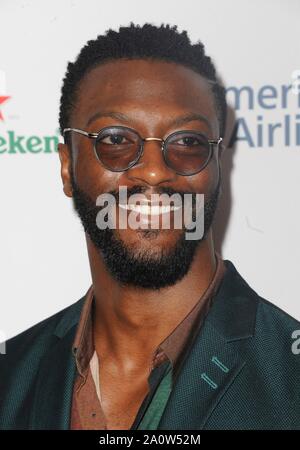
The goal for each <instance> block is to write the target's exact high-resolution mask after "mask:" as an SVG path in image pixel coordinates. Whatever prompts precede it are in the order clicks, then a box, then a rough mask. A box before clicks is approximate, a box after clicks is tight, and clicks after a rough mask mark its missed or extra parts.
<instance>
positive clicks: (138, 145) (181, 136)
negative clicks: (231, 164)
mask: <svg viewBox="0 0 300 450" xmlns="http://www.w3.org/2000/svg"><path fill="white" fill-rule="evenodd" d="M68 131H74V132H75V133H79V134H82V135H83V136H86V137H88V138H89V139H93V140H94V152H95V155H96V158H97V159H98V161H99V162H100V163H101V164H102V165H103V166H104V167H105V168H107V169H109V170H111V171H113V172H123V171H125V170H128V169H130V168H131V167H133V166H134V165H135V164H136V163H137V162H138V160H139V159H140V157H141V156H142V154H143V151H144V144H145V142H146V141H160V142H161V150H162V153H163V158H164V161H165V163H166V165H167V166H168V167H170V168H171V169H173V170H174V171H175V172H176V173H177V174H179V175H185V176H186V175H194V174H196V173H198V172H200V171H201V170H203V169H204V168H205V167H206V166H207V164H208V163H209V161H210V160H211V157H212V155H213V149H214V146H219V144H220V143H221V142H222V138H221V137H220V138H219V139H217V140H211V139H207V137H206V136H204V135H203V134H202V133H200V132H196V131H191V130H181V131H175V132H174V133H171V134H170V135H169V136H168V137H166V139H161V138H156V137H147V138H142V137H141V136H140V135H139V133H138V132H137V131H135V130H133V129H132V128H128V127H125V126H121V125H120V126H110V127H105V128H102V129H101V130H100V131H99V132H98V133H88V132H87V131H83V130H79V129H78V128H65V129H64V130H63V136H64V138H65V142H66V137H65V134H66V133H67V132H68Z"/></svg>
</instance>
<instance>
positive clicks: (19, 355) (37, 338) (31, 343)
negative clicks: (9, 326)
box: [0, 296, 85, 373]
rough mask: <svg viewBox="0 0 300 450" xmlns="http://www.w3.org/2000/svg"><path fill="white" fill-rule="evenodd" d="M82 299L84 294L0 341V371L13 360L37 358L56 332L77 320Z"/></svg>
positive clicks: (70, 325)
mask: <svg viewBox="0 0 300 450" xmlns="http://www.w3.org/2000/svg"><path fill="white" fill-rule="evenodd" d="M84 299H85V296H83V297H82V298H80V299H79V300H77V301H76V302H74V303H72V304H71V305H69V306H67V307H65V308H63V309H62V310H60V311H58V312H57V313H55V314H53V315H52V316H50V317H47V318H46V319H44V320H42V321H40V322H38V323H37V324H35V325H33V326H31V327H30V328H28V329H26V330H24V331H22V332H21V333H19V334H17V335H16V336H13V337H12V338H10V339H8V340H7V341H6V342H3V343H1V344H0V345H1V349H2V351H1V354H0V370H1V372H2V371H3V370H4V371H5V368H7V369H9V368H10V367H11V366H12V365H14V362H15V363H17V362H20V360H24V358H25V357H27V358H29V359H30V355H32V357H34V358H35V359H38V356H41V355H42V354H43V353H44V351H45V350H46V349H47V348H48V346H49V345H51V342H52V340H53V339H54V338H55V334H56V333H57V335H58V336H59V333H60V332H61V331H62V330H63V329H66V328H68V327H69V328H70V327H72V326H73V325H75V324H76V323H77V322H78V320H79V316H80V312H81V309H82V306H83V303H84ZM2 373H3V372H2Z"/></svg>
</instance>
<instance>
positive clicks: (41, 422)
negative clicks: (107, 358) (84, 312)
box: [29, 296, 85, 430]
mask: <svg viewBox="0 0 300 450" xmlns="http://www.w3.org/2000/svg"><path fill="white" fill-rule="evenodd" d="M84 299H85V296H84V297H83V298H82V299H80V300H79V301H78V302H76V303H75V304H74V305H72V306H71V307H69V308H68V309H67V311H66V312H65V314H63V316H62V318H61V320H60V321H59V322H58V325H57V326H56V328H55V331H54V334H53V336H52V339H53V344H52V345H49V348H48V350H47V352H46V353H45V355H44V357H43V359H42V361H41V364H40V369H39V373H38V375H37V383H36V388H35V394H34V400H33V407H32V410H31V415H30V420H29V428H30V429H35V430H39V429H45V430H55V429H69V422H70V415H71V405H72V393H73V384H74V381H75V376H76V364H75V359H74V356H73V354H72V344H73V341H74V338H75V333H76V327H77V324H78V321H79V317H80V312H81V309H82V306H83V303H84Z"/></svg>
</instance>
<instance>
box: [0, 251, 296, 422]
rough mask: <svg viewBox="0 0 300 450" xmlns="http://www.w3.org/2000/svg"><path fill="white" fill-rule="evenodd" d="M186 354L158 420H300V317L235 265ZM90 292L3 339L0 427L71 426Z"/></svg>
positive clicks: (0, 356) (225, 278)
mask: <svg viewBox="0 0 300 450" xmlns="http://www.w3.org/2000/svg"><path fill="white" fill-rule="evenodd" d="M225 264H226V266H227V269H228V270H227V271H226V274H225V277H224V279H223V281H222V283H221V286H220V289H219V291H218V293H217V295H216V297H215V298H214V301H213V304H212V307H211V309H210V312H209V313H208V316H207V318H206V320H205V322H204V325H203V327H202V329H201V331H200V333H199V334H198V336H197V338H196V339H195V341H194V344H193V347H192V349H191V351H190V352H189V353H188V354H187V355H186V358H185V361H184V364H183V366H182V368H181V371H180V373H179V376H178V378H177V381H176V384H175V386H174V387H173V390H172V392H171V394H170V397H169V400H168V403H167V405H166V408H165V410H164V412H163V415H162V417H161V420H160V422H159V425H158V429H163V430H202V429H214V430H215V429H219V430H220V429H222V430H224V429H231V430H232V429H234V430H237V429H280V430H283V429H298V430H299V429H300V354H295V353H296V352H294V353H293V351H292V344H293V339H292V333H293V331H295V330H300V323H299V322H298V321H296V320H295V319H293V318H292V317H290V316H289V315H288V314H286V313H285V312H283V311H282V310H280V309H279V308H278V307H276V306H275V305H273V304H272V303H270V302H268V301H266V300H264V299H263V298H261V297H259V296H258V295H257V294H256V293H255V292H254V291H253V290H252V289H251V288H250V287H249V285H248V284H247V283H246V282H245V281H244V279H243V278H242V277H241V275H240V274H239V273H238V272H237V270H236V268H235V267H234V265H233V264H232V263H231V262H230V261H228V260H225ZM84 299H85V297H83V298H81V299H80V300H78V301H77V302H76V303H74V304H72V305H71V306H69V307H67V308H65V309H63V310H62V311H60V312H58V313H57V314H55V315H53V316H51V317H50V318H47V319H46V320H43V321H42V322H40V323H38V324H37V325H34V326H33V327H31V328H30V329H28V330H26V331H24V332H22V333H20V334H19V335H17V336H15V337H14V338H12V339H10V340H8V341H7V343H6V354H3V355H0V429H51V430H52V429H68V428H69V423H70V411H71V400H72V389H73V383H74V379H75V374H76V367H75V362H74V357H73V356H72V352H71V347H72V343H73V339H74V336H75V331H76V325H77V323H78V321H79V316H80V312H81V308H82V306H83V303H84Z"/></svg>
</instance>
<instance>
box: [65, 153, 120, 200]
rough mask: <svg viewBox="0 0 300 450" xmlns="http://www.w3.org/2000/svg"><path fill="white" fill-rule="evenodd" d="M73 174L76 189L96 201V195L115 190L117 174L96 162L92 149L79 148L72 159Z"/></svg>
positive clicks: (118, 175)
mask: <svg viewBox="0 0 300 450" xmlns="http://www.w3.org/2000/svg"><path fill="white" fill-rule="evenodd" d="M73 173H74V177H75V182H76V183H77V185H78V187H79V188H80V189H82V190H83V191H84V192H86V193H87V194H89V195H90V197H91V198H93V199H96V198H97V197H98V195H100V194H102V193H104V192H109V191H112V190H115V189H116V188H117V186H118V179H119V177H120V174H119V173H114V172H111V171H110V170H107V169H106V168H105V167H103V166H102V164H101V163H100V162H99V161H98V160H97V158H96V156H95V155H94V152H93V149H92V148H91V149H89V150H88V149H86V148H81V149H80V151H78V152H77V155H75V158H74V159H73Z"/></svg>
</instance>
